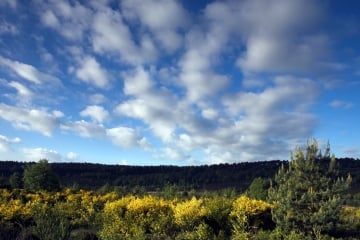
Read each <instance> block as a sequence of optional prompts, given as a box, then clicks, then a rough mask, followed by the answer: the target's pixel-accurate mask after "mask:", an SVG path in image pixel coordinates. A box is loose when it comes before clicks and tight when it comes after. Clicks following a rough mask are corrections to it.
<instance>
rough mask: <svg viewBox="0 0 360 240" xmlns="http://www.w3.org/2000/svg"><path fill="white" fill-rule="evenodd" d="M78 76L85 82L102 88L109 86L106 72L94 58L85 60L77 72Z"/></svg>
mask: <svg viewBox="0 0 360 240" xmlns="http://www.w3.org/2000/svg"><path fill="white" fill-rule="evenodd" d="M76 76H77V77H78V78H79V79H81V80H83V81H84V82H87V83H90V84H93V85H95V86H97V87H100V88H106V87H107V86H108V84H109V77H108V74H107V72H106V70H104V69H103V68H102V67H101V66H100V64H99V63H98V62H97V61H96V59H95V58H93V57H86V58H85V59H83V61H82V63H81V67H80V68H79V69H78V70H77V71H76Z"/></svg>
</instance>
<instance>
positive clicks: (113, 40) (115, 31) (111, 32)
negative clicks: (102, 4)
mask: <svg viewBox="0 0 360 240" xmlns="http://www.w3.org/2000/svg"><path fill="white" fill-rule="evenodd" d="M91 39H92V46H93V48H94V50H95V51H96V52H97V53H105V54H110V55H114V53H115V54H116V55H117V56H119V55H120V57H121V59H122V60H123V61H124V62H126V63H129V64H139V63H143V62H148V61H151V60H152V59H154V58H156V55H157V51H156V48H155V46H154V43H153V42H152V40H151V38H150V37H149V36H147V35H141V38H140V39H139V40H138V42H139V44H135V42H134V41H133V36H132V33H131V31H130V29H129V27H128V26H127V25H126V24H125V23H124V20H123V16H122V15H121V13H120V12H117V11H114V10H112V9H110V8H104V9H103V10H101V11H98V12H97V13H96V14H95V16H94V23H93V26H92V38H91Z"/></svg>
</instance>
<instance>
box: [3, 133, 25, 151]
mask: <svg viewBox="0 0 360 240" xmlns="http://www.w3.org/2000/svg"><path fill="white" fill-rule="evenodd" d="M20 142H21V139H20V138H18V137H16V138H13V139H10V138H8V137H6V136H4V135H1V134H0V153H4V152H8V151H10V150H11V145H12V144H14V143H20Z"/></svg>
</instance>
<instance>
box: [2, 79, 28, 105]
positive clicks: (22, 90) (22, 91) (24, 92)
mask: <svg viewBox="0 0 360 240" xmlns="http://www.w3.org/2000/svg"><path fill="white" fill-rule="evenodd" d="M8 85H9V87H12V88H14V89H16V91H17V93H18V96H17V99H18V101H19V102H28V101H30V100H31V99H32V97H33V95H34V94H33V92H32V91H31V90H30V89H29V88H27V87H26V86H25V85H23V84H21V83H19V82H16V81H11V82H9V84H8Z"/></svg>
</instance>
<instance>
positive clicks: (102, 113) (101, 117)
mask: <svg viewBox="0 0 360 240" xmlns="http://www.w3.org/2000/svg"><path fill="white" fill-rule="evenodd" d="M80 116H82V117H90V118H91V119H93V120H95V121H96V122H99V123H102V122H103V121H105V120H106V119H108V118H109V112H108V111H106V110H105V109H104V108H103V107H102V106H97V105H92V106H87V107H86V108H85V109H84V110H83V111H81V112H80Z"/></svg>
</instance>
